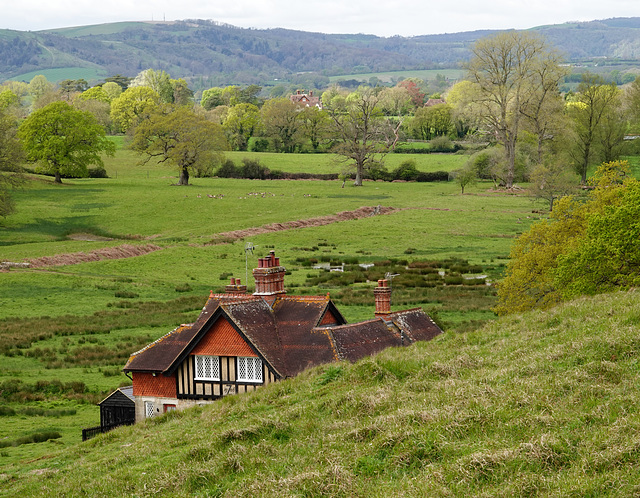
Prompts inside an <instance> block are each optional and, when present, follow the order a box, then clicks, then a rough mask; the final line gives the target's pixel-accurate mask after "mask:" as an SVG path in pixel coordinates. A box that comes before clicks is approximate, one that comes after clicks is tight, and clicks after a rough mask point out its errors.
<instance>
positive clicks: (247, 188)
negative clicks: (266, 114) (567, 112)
mask: <svg viewBox="0 0 640 498" xmlns="http://www.w3.org/2000/svg"><path fill="white" fill-rule="evenodd" d="M248 154H249V153H234V154H229V157H231V158H233V160H234V161H236V162H239V160H240V158H241V157H244V155H248ZM255 155H256V156H257V158H258V159H259V160H260V161H261V163H262V164H264V165H266V166H268V167H269V168H274V169H281V170H285V171H315V168H318V169H320V170H322V171H323V172H332V171H335V169H334V170H332V169H331V168H335V162H334V161H333V159H332V158H331V156H330V155H284V154H255ZM389 158H392V161H399V162H401V161H403V160H406V159H409V158H414V159H416V161H417V162H418V168H419V169H420V170H423V171H435V170H439V169H455V168H457V167H460V165H461V164H462V163H463V162H464V160H465V156H462V155H459V156H458V155H451V156H445V155H415V156H413V155H409V154H402V155H400V154H398V155H396V156H389ZM399 162H398V164H399ZM392 167H393V166H392V165H391V164H390V169H391V168H392ZM106 169H107V171H108V173H109V176H110V178H107V179H89V178H86V179H67V180H63V184H62V185H55V184H54V183H53V182H52V181H51V179H50V178H47V177H41V176H35V175H32V176H30V180H29V181H28V182H27V183H26V184H25V186H24V188H22V189H21V190H19V191H17V192H16V194H15V199H16V205H17V212H16V214H14V215H12V216H11V217H9V218H7V219H5V220H3V221H2V225H0V227H1V228H0V261H10V262H14V263H19V262H25V261H33V260H35V259H36V258H42V257H45V256H47V257H56V258H58V259H57V260H56V261H57V262H58V264H57V265H52V266H40V267H33V268H12V269H10V270H9V271H5V272H0V282H2V285H0V356H1V359H2V364H3V368H2V370H0V386H1V387H0V390H2V391H3V394H2V397H0V408H2V407H4V408H6V409H7V411H8V412H11V410H14V412H15V414H14V415H7V416H6V417H3V424H2V425H1V428H0V440H2V439H3V438H4V439H5V440H6V441H11V440H12V438H15V437H18V436H25V437H26V436H28V435H32V434H35V433H38V432H42V431H45V432H46V431H54V432H56V431H57V432H59V433H60V435H61V437H60V438H57V439H55V440H52V441H49V442H46V443H38V444H23V445H20V446H15V447H14V446H8V447H6V448H3V449H2V450H0V455H1V456H0V462H2V461H3V460H4V461H6V462H9V461H20V460H21V459H27V458H35V457H37V456H38V455H39V454H43V452H46V451H50V449H51V447H52V446H56V445H57V446H59V445H69V444H75V443H76V442H78V441H79V439H80V429H81V428H82V427H87V426H92V425H97V424H98V423H99V411H98V409H97V407H95V406H94V405H93V404H94V403H96V402H98V401H100V399H102V398H103V397H104V396H105V395H106V394H107V393H108V392H110V390H112V389H114V388H115V387H117V386H119V385H122V384H127V383H128V382H129V381H128V379H127V378H126V377H125V376H124V375H123V374H122V373H121V372H120V369H121V368H122V366H123V365H124V362H126V358H127V357H128V355H129V354H130V353H132V352H134V351H136V350H138V349H140V347H142V346H143V345H144V344H146V343H148V342H149V341H151V340H154V339H156V338H158V337H160V336H162V335H163V334H165V333H166V332H168V331H169V330H171V329H173V328H174V327H175V326H177V325H178V324H180V323H186V322H189V321H192V320H194V319H195V318H196V317H197V315H198V312H199V309H200V308H201V307H202V305H203V304H204V300H205V299H206V296H207V295H208V293H209V290H214V291H216V290H217V291H220V290H222V288H223V286H224V285H225V284H226V283H228V279H229V276H235V277H238V278H241V279H242V280H243V282H246V283H247V284H248V285H249V288H250V289H251V288H252V285H253V282H252V279H251V277H249V279H248V281H247V275H249V276H250V274H251V269H252V268H253V267H254V266H255V265H256V260H257V258H258V257H262V256H263V255H265V254H266V253H268V251H269V250H271V249H274V250H275V251H276V253H277V255H278V256H280V258H281V261H282V263H283V265H284V266H285V267H286V268H287V270H288V274H287V277H286V280H285V286H286V287H287V288H288V289H289V292H290V293H292V294H295V293H313V294H316V293H319V294H326V293H327V292H330V294H331V296H332V298H333V299H334V300H335V301H336V303H337V305H338V306H339V308H340V310H341V311H342V312H343V313H344V315H345V317H346V318H347V320H348V321H350V322H352V321H357V320H362V319H365V318H368V317H371V316H372V314H373V308H374V302H373V293H372V291H371V288H372V287H373V284H372V283H367V282H360V281H359V282H355V281H354V283H353V285H349V284H345V283H344V282H345V281H347V280H327V279H324V280H323V279H318V277H321V276H322V275H323V274H324V273H325V270H323V269H314V268H313V265H312V264H311V261H312V260H316V261H319V262H325V261H326V262H333V263H332V264H340V263H349V264H352V265H353V264H356V265H357V264H365V263H369V264H371V263H376V264H377V265H382V264H383V263H381V262H383V261H387V262H388V264H389V265H391V266H389V268H392V267H393V268H396V267H399V268H400V269H401V270H400V272H401V273H402V269H403V268H405V267H406V265H408V264H409V263H410V262H412V261H444V260H447V259H450V258H458V259H459V260H464V261H467V262H468V263H469V264H470V265H479V266H481V267H482V272H483V273H484V274H485V275H487V276H488V280H489V281H495V280H496V279H497V278H499V276H500V274H501V272H502V270H503V268H504V265H505V263H506V260H507V258H508V254H509V249H510V244H511V241H512V240H513V238H514V237H516V236H517V235H518V234H519V233H521V232H522V231H524V230H526V229H527V228H528V226H529V225H530V224H531V223H532V222H533V221H535V220H536V219H538V218H539V217H540V216H541V215H540V214H537V210H538V209H540V208H544V206H542V205H540V204H535V203H533V202H532V201H531V200H530V199H529V198H528V197H526V196H525V195H524V194H522V195H512V194H506V193H503V192H493V191H492V190H491V187H492V184H490V183H479V184H477V185H476V186H474V187H471V188H468V189H467V192H468V193H465V195H464V196H463V195H460V193H459V187H457V186H456V185H455V184H453V183H446V182H444V183H384V182H365V185H364V186H363V187H360V188H355V187H352V186H351V185H350V184H349V182H347V184H346V186H344V188H343V187H342V182H341V181H313V180H309V181H301V180H298V181H286V180H278V181H275V180H273V181H258V180H256V181H252V180H236V179H218V178H192V183H193V184H192V185H191V186H188V187H177V186H174V185H173V184H174V183H175V182H176V171H174V170H173V169H171V168H168V167H165V166H163V165H145V166H140V165H138V164H137V157H136V156H135V155H133V154H132V153H131V152H130V151H127V150H123V149H122V148H121V149H120V150H118V152H117V154H116V156H115V157H114V158H107V159H106ZM365 206H367V207H375V206H382V207H385V208H393V209H392V210H391V211H390V212H389V213H388V214H380V215H377V216H368V217H363V218H359V219H345V220H344V221H336V222H333V223H330V224H316V223H313V222H309V220H314V219H317V218H321V217H326V216H334V215H336V214H337V213H341V212H345V211H355V210H358V209H359V208H361V207H365ZM300 220H302V222H301V223H298V224H297V225H296V228H287V227H286V226H285V227H283V226H282V225H281V224H283V223H285V222H294V221H300ZM279 224H280V225H279ZM257 227H268V229H265V230H262V231H260V230H259V231H258V232H256V233H253V232H251V230H252V229H254V228H257ZM278 228H285V229H280V230H278ZM237 230H246V231H247V232H246V234H247V235H245V236H238V234H237V233H236V234H235V235H234V236H230V235H229V232H232V231H237ZM243 233H245V232H243ZM252 233H253V234H252ZM248 243H251V244H252V245H253V246H254V247H255V250H254V252H253V253H252V254H248V253H247V251H245V248H246V246H247V244H248ZM124 245H126V246H131V247H133V248H134V250H136V248H137V249H138V250H140V254H141V255H139V256H136V257H130V258H123V259H102V260H97V261H84V262H77V261H80V260H82V257H81V256H82V255H81V254H80V255H79V253H84V254H87V253H92V252H95V251H99V252H101V253H102V254H107V255H109V254H112V252H113V251H117V250H118V248H121V247H122V246H124ZM149 247H153V249H154V250H152V251H150V252H145V251H144V250H143V248H149ZM70 263H75V264H70ZM385 264H387V263H385ZM394 265H395V266H394ZM378 268H379V271H384V268H386V267H385V266H379V267H378ZM347 276H348V273H347V272H345V279H346V278H347ZM372 278H373V277H372ZM398 278H400V277H398ZM351 288H353V292H352V291H351ZM369 294H370V296H369ZM397 295H398V296H399V297H398V299H397V300H394V305H395V307H396V308H407V307H415V306H422V307H424V308H425V309H426V310H427V311H428V312H430V313H432V314H433V315H434V316H436V315H437V317H438V320H439V321H440V323H441V324H442V325H443V327H445V328H446V329H448V330H451V331H456V330H469V329H470V328H475V327H477V326H478V325H479V324H480V323H483V322H485V321H487V320H490V319H492V318H493V313H492V312H491V311H490V307H491V306H492V302H493V299H494V298H493V291H492V289H491V287H488V286H484V285H483V286H475V287H474V288H471V287H468V286H464V285H450V286H442V285H439V286H437V287H431V288H427V287H425V288H416V289H405V290H401V289H400V288H399V289H398V294H397ZM368 296H369V297H370V300H368V299H367V297H368ZM23 406H33V407H34V408H38V407H40V408H42V407H48V408H47V410H48V411H47V410H45V411H44V412H42V413H49V415H48V416H47V415H28V414H27V413H26V412H24V411H22V412H21V411H20V410H22V407H23ZM55 410H58V411H55ZM74 410H75V411H74ZM71 412H73V414H71ZM51 414H53V415H51ZM56 414H57V415H56Z"/></svg>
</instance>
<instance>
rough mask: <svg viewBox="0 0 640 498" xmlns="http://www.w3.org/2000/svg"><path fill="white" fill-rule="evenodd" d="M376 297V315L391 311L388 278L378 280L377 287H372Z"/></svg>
mask: <svg viewBox="0 0 640 498" xmlns="http://www.w3.org/2000/svg"><path fill="white" fill-rule="evenodd" d="M373 294H374V296H375V298H376V316H378V315H388V314H389V313H391V287H389V281H388V280H378V287H376V288H375V289H373Z"/></svg>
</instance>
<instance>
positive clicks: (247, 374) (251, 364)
mask: <svg viewBox="0 0 640 498" xmlns="http://www.w3.org/2000/svg"><path fill="white" fill-rule="evenodd" d="M238 381H240V382H262V360H261V359H260V358H255V357H251V356H238Z"/></svg>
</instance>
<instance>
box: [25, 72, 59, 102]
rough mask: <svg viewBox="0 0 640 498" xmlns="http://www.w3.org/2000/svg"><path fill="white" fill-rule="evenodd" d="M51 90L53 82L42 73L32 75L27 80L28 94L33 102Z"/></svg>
mask: <svg viewBox="0 0 640 498" xmlns="http://www.w3.org/2000/svg"><path fill="white" fill-rule="evenodd" d="M51 90H53V83H50V82H49V80H47V78H46V76H44V75H42V74H38V75H36V76H34V77H33V78H32V79H31V81H30V82H29V95H31V98H32V100H33V101H34V102H35V101H36V100H38V99H39V98H41V97H42V96H43V95H44V94H45V93H47V92H49V91H51Z"/></svg>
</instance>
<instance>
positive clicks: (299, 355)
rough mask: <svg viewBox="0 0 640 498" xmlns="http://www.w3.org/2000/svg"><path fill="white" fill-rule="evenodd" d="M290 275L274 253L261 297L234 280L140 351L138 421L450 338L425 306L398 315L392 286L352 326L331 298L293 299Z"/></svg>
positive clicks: (258, 286) (259, 273)
mask: <svg viewBox="0 0 640 498" xmlns="http://www.w3.org/2000/svg"><path fill="white" fill-rule="evenodd" d="M284 276H285V268H284V267H283V266H281V265H280V260H279V258H277V257H276V256H275V252H274V251H271V252H270V254H269V255H268V256H267V257H265V258H259V260H258V268H255V269H254V270H253V277H254V279H255V292H254V293H253V294H248V293H247V287H246V285H242V284H241V282H240V280H239V279H234V278H232V279H231V282H230V284H229V285H227V286H226V288H225V292H224V293H220V294H215V293H213V292H211V294H210V296H209V299H208V300H207V302H206V304H205V306H204V308H203V309H202V312H201V313H200V316H199V317H198V319H197V320H196V321H195V323H192V324H186V325H181V326H180V327H178V328H176V329H175V330H173V331H171V332H169V333H168V334H166V335H165V336H163V337H161V338H159V339H158V340H156V341H155V342H153V343H151V344H149V345H147V346H146V347H145V348H143V349H141V350H140V351H138V352H136V353H133V354H132V355H131V357H130V358H129V361H128V362H127V364H126V365H125V367H124V371H125V373H126V374H127V375H128V376H130V378H131V379H132V382H133V398H134V400H135V418H136V421H139V420H142V419H144V418H147V417H153V416H156V415H160V414H162V413H164V412H167V411H169V410H173V409H182V408H186V407H189V406H194V405H196V404H203V403H209V402H213V401H215V400H216V399H219V398H221V397H223V396H226V395H229V394H235V393H243V392H248V391H254V390H256V389H257V388H259V387H261V386H264V385H266V384H270V383H272V382H277V381H279V380H282V379H286V378H288V377H293V376H295V375H297V374H299V373H300V372H302V371H303V370H305V369H306V368H309V367H313V366H316V365H320V364H324V363H330V362H335V361H340V360H348V361H356V360H358V359H360V358H363V357H365V356H368V355H372V354H374V353H377V352H379V351H382V350H383V349H385V348H388V347H391V346H406V345H409V344H412V343H414V342H416V341H423V340H429V339H432V338H433V337H435V336H436V335H438V334H440V333H441V332H442V331H441V330H440V328H439V327H438V326H437V325H436V324H435V323H434V322H433V320H431V318H429V316H427V315H426V314H425V313H424V312H423V311H422V309H420V308H416V309H410V310H405V311H395V312H392V311H391V288H390V287H389V286H388V283H387V281H386V280H379V281H378V287H376V288H375V289H374V296H375V303H376V310H375V316H374V317H372V319H371V320H368V321H364V322H361V323H354V324H347V323H346V320H345V319H344V317H343V316H342V314H341V313H340V311H339V310H338V309H337V308H336V306H335V304H334V303H333V302H332V301H331V299H330V297H329V295H328V294H327V295H326V296H290V295H287V293H286V290H285V287H284Z"/></svg>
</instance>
